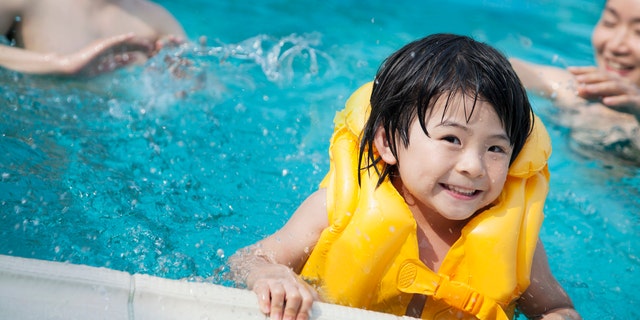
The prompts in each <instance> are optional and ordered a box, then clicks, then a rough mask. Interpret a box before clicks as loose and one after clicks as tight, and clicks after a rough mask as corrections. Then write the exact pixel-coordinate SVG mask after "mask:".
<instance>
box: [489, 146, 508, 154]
mask: <svg viewBox="0 0 640 320" xmlns="http://www.w3.org/2000/svg"><path fill="white" fill-rule="evenodd" d="M489 152H497V153H507V149H506V148H504V147H501V146H491V147H489Z"/></svg>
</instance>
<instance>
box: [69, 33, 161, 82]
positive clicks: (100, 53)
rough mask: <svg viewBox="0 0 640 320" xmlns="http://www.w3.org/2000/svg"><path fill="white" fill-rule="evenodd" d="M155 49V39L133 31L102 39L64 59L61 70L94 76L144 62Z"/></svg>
mask: <svg viewBox="0 0 640 320" xmlns="http://www.w3.org/2000/svg"><path fill="white" fill-rule="evenodd" d="M153 52H154V46H153V43H151V42H150V41H148V40H145V39H140V38H136V37H135V35H134V34H133V33H129V34H122V35H118V36H113V37H109V38H104V39H99V40H96V41H94V42H92V43H91V44H89V45H88V46H86V47H84V48H83V49H82V50H80V51H79V52H76V53H73V54H71V55H67V56H63V57H62V58H61V59H60V62H59V65H60V73H62V74H69V75H71V74H80V75H87V76H93V75H96V74H100V73H104V72H109V71H113V70H114V69H117V68H119V67H122V66H126V65H129V64H133V63H143V62H144V61H146V59H147V58H148V57H150V56H151V55H152V54H153Z"/></svg>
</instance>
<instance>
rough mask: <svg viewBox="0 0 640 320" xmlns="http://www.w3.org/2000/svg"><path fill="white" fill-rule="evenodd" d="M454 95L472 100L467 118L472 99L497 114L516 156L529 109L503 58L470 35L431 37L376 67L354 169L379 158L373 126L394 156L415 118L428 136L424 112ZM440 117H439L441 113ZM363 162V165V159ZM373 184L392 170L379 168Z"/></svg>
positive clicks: (529, 126) (529, 121) (524, 134)
mask: <svg viewBox="0 0 640 320" xmlns="http://www.w3.org/2000/svg"><path fill="white" fill-rule="evenodd" d="M456 94H464V95H467V96H469V97H472V98H473V100H474V104H473V105H472V106H471V108H470V109H469V108H465V109H466V110H465V112H466V113H465V114H466V116H467V120H469V119H470V118H471V116H472V115H473V111H474V108H475V103H476V102H477V101H478V100H482V101H486V102H488V103H490V104H491V105H492V106H493V108H494V110H495V112H496V113H497V114H498V117H499V118H500V120H501V122H502V125H503V127H504V129H505V131H506V133H507V136H508V137H509V140H510V143H511V146H512V148H513V153H512V155H511V159H510V164H511V163H513V160H514V159H515V158H516V157H517V155H518V154H519V153H520V150H522V147H523V146H524V143H525V141H526V139H527V137H528V136H529V134H530V133H531V130H532V128H533V111H532V109H531V104H530V103H529V99H528V97H527V92H526V90H525V89H524V87H523V85H522V83H521V82H520V79H519V78H518V76H517V75H516V73H515V71H514V70H513V68H512V67H511V63H509V60H507V58H506V57H505V56H504V55H503V54H502V53H500V52H499V51H498V50H496V49H495V48H493V47H491V46H489V45H487V44H484V43H481V42H478V41H476V40H474V39H472V38H470V37H467V36H461V35H455V34H433V35H430V36H427V37H425V38H422V39H420V40H417V41H414V42H411V43H409V44H407V45H405V46H404V47H402V48H401V49H400V50H398V51H396V52H395V53H393V54H391V56H389V57H388V58H387V59H386V60H385V61H384V62H383V63H382V65H381V66H380V68H379V69H378V73H377V74H376V78H375V80H374V83H373V93H372V94H371V100H370V102H371V113H370V115H369V119H368V120H367V122H366V124H365V127H364V129H363V132H362V137H361V144H360V153H359V160H360V161H359V163H360V170H368V169H370V168H371V167H373V168H375V170H377V171H378V168H377V167H376V164H377V163H379V162H380V160H381V158H380V156H379V155H377V154H376V153H375V152H374V148H373V143H374V138H375V134H376V131H377V129H378V127H380V126H383V128H384V130H385V134H386V136H387V140H388V141H389V145H390V149H391V152H392V153H393V154H394V156H396V157H397V146H398V144H397V143H398V140H397V139H398V138H399V139H400V141H402V143H403V145H404V146H405V147H406V146H408V144H409V127H410V125H411V123H412V122H413V120H414V119H415V118H416V117H417V118H418V119H419V121H420V125H421V126H422V130H423V131H424V132H425V134H426V135H427V136H428V135H429V133H428V132H427V128H426V121H427V116H428V113H429V110H431V109H432V107H433V106H434V104H435V102H436V101H437V100H438V99H439V98H441V97H442V98H446V99H447V101H446V104H445V112H446V110H447V108H448V107H449V98H451V97H453V96H455V95H456ZM443 116H444V115H443ZM363 159H364V160H365V161H363ZM382 170H383V171H382V172H378V174H379V175H380V178H379V180H378V185H379V184H380V183H382V182H383V181H384V179H385V178H386V177H387V176H389V175H390V173H391V172H392V171H393V170H395V165H394V166H391V165H385V166H384V168H383V169H382Z"/></svg>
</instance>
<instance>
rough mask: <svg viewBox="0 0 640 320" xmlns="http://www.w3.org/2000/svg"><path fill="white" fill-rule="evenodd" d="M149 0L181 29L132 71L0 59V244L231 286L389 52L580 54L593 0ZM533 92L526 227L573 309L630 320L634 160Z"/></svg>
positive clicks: (13, 251)
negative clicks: (581, 133) (231, 265)
mask: <svg viewBox="0 0 640 320" xmlns="http://www.w3.org/2000/svg"><path fill="white" fill-rule="evenodd" d="M158 3H160V4H162V5H164V6H166V7H167V8H168V9H169V10H170V11H172V12H173V13H174V14H175V15H176V17H177V18H178V19H179V20H180V21H181V22H182V23H183V25H184V27H185V29H186V31H187V33H188V35H189V38H190V40H191V41H190V43H189V44H185V45H183V46H181V47H179V48H174V49H168V50H165V51H164V52H161V53H160V54H159V55H158V56H156V57H155V58H153V59H152V60H151V61H149V62H148V63H147V64H146V65H145V66H140V67H135V68H132V69H128V70H120V71H118V72H116V73H114V74H111V75H106V76H103V77H100V78H97V79H93V80H90V81H86V80H70V79H57V78H48V77H32V76H25V75H20V74H17V73H13V72H9V71H6V70H0V108H2V112H1V113H0V157H1V160H0V175H1V176H0V239H2V240H0V254H9V255H13V256H20V257H29V258H38V259H44V260H53V261H67V262H70V263H78V264H88V265H92V266H100V267H109V268H113V269H117V270H122V271H127V272H131V273H136V272H137V273H145V274H151V275H157V276H161V277H166V278H175V279H178V278H188V279H192V280H201V281H210V282H215V283H220V284H225V285H229V283H228V282H227V281H226V280H225V279H224V274H225V272H226V268H225V266H224V263H225V261H226V259H227V257H228V256H229V255H230V254H232V253H233V252H234V251H235V250H236V249H238V248H239V247H242V246H245V245H247V244H250V243H253V242H255V241H257V240H258V239H260V238H262V237H264V236H266V235H268V234H270V233H272V232H273V231H275V230H276V229H277V228H279V227H280V226H282V224H283V223H284V222H285V221H286V220H287V219H288V217H289V216H290V215H291V214H292V212H293V211H294V210H295V208H296V207H297V206H298V204H299V203H300V202H301V201H302V200H303V199H304V198H305V197H306V196H307V195H308V194H309V193H310V192H312V191H313V190H314V189H315V188H316V187H317V184H318V183H319V182H320V180H321V179H322V177H323V176H324V174H325V173H326V171H327V169H328V158H327V148H328V140H329V137H330V135H331V132H332V119H333V115H334V113H335V112H336V111H337V110H339V109H341V108H342V107H343V105H344V102H345V100H346V98H347V97H348V96H349V94H350V93H351V92H352V91H353V90H355V89H356V88H358V87H359V86H360V85H361V84H363V83H365V82H367V81H370V80H371V79H372V78H373V76H374V75H375V72H376V70H377V68H378V66H379V64H380V63H381V62H382V60H383V59H384V58H385V57H387V56H388V55H389V54H391V53H392V52H393V51H395V50H397V49H398V48H400V47H401V46H402V45H404V44H406V43H407V42H409V41H412V40H415V39H417V38H420V37H423V36H425V35H427V34H430V33H435V32H452V33H460V34H465V35H470V36H472V37H474V38H476V39H477V40H481V41H484V42H487V43H489V44H492V45H494V46H496V47H497V48H499V49H500V50H502V51H503V52H504V53H505V54H507V55H508V56H516V57H520V58H524V59H527V60H531V61H535V62H540V63H546V64H555V65H559V66H565V65H585V64H591V63H592V62H593V58H592V54H591V49H590V43H589V35H590V32H591V28H592V26H593V24H594V23H595V21H596V20H597V18H598V15H599V12H600V10H601V7H602V4H601V3H590V2H589V3H586V2H585V1H579V0H571V1H566V0H565V1H550V0H538V1H507V0H503V1H497V0H495V1H472V0H465V1H463V0H456V1H449V2H448V4H447V5H445V4H443V2H442V1H425V2H423V3H417V2H415V1H406V0H400V1H396V2H393V3H392V2H390V1H368V2H366V3H365V2H359V1H348V0H347V1H345V0H342V1H336V0H329V1H324V2H322V3H321V4H319V3H316V2H313V1H284V0H283V1H276V0H265V1H261V2H258V3H256V4H253V5H247V4H246V2H238V1H206V0H184V1H168V0H163V1H158ZM201 36H204V37H206V38H207V42H206V45H198V44H196V43H197V42H198V41H197V40H198V39H199V38H200V37H201ZM172 61H174V62H175V61H189V63H187V64H183V65H182V67H178V68H177V69H174V68H173V67H172V66H175V64H174V63H173V62H172ZM170 68H172V70H173V71H170V70H169V69H170ZM532 98H533V103H534V107H535V108H536V109H537V110H539V111H540V114H541V115H542V117H543V120H545V122H546V123H547V127H548V130H549V132H550V134H551V136H552V139H553V147H554V151H553V155H552V158H551V162H550V170H551V174H552V182H551V183H552V184H551V192H550V195H549V198H548V201H547V204H546V210H545V211H546V215H547V216H546V220H545V223H544V225H543V229H542V235H541V236H542V239H543V241H544V243H545V247H546V249H547V253H548V255H549V260H550V264H551V267H552V269H553V271H554V273H555V275H556V277H557V278H558V280H559V281H560V282H561V283H562V285H563V286H564V287H565V288H566V290H567V291H568V292H569V294H570V295H571V297H572V298H573V300H574V303H575V305H576V308H577V309H578V310H579V311H580V312H581V313H582V314H583V316H584V317H585V319H634V318H638V317H640V312H638V311H637V310H636V309H635V308H634V307H632V306H634V305H638V304H639V303H640V299H639V298H638V297H637V295H636V288H637V287H639V286H640V279H639V278H640V277H638V276H637V273H638V269H639V267H640V259H639V255H640V250H639V249H638V245H637V243H636V241H637V240H638V239H639V238H640V223H639V220H640V218H639V217H640V200H638V199H640V170H639V169H638V168H637V167H632V166H624V165H617V164H615V163H611V162H610V161H602V160H600V159H597V158H589V157H586V156H581V155H580V154H578V153H575V152H574V151H573V150H572V149H571V148H570V145H571V143H570V139H569V135H568V132H567V129H566V128H563V127H561V126H558V125H554V124H553V123H552V122H551V119H545V118H544V117H545V115H548V114H551V113H548V112H544V111H545V110H549V108H552V106H551V105H549V103H548V102H546V101H544V100H540V99H537V98H535V97H532Z"/></svg>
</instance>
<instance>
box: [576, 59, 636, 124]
mask: <svg viewBox="0 0 640 320" xmlns="http://www.w3.org/2000/svg"><path fill="white" fill-rule="evenodd" d="M568 70H569V72H571V73H572V74H573V75H574V76H575V77H576V82H577V84H578V85H577V88H578V95H579V96H580V97H582V98H584V99H587V100H597V101H600V102H602V104H604V105H606V106H608V107H609V108H611V109H614V110H617V111H620V112H625V113H630V114H632V115H635V116H636V118H640V88H638V86H636V85H635V84H633V83H631V82H630V81H629V80H628V79H625V78H623V77H621V76H619V75H616V74H614V73H610V72H606V71H603V70H601V69H598V68H597V67H569V68H568Z"/></svg>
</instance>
